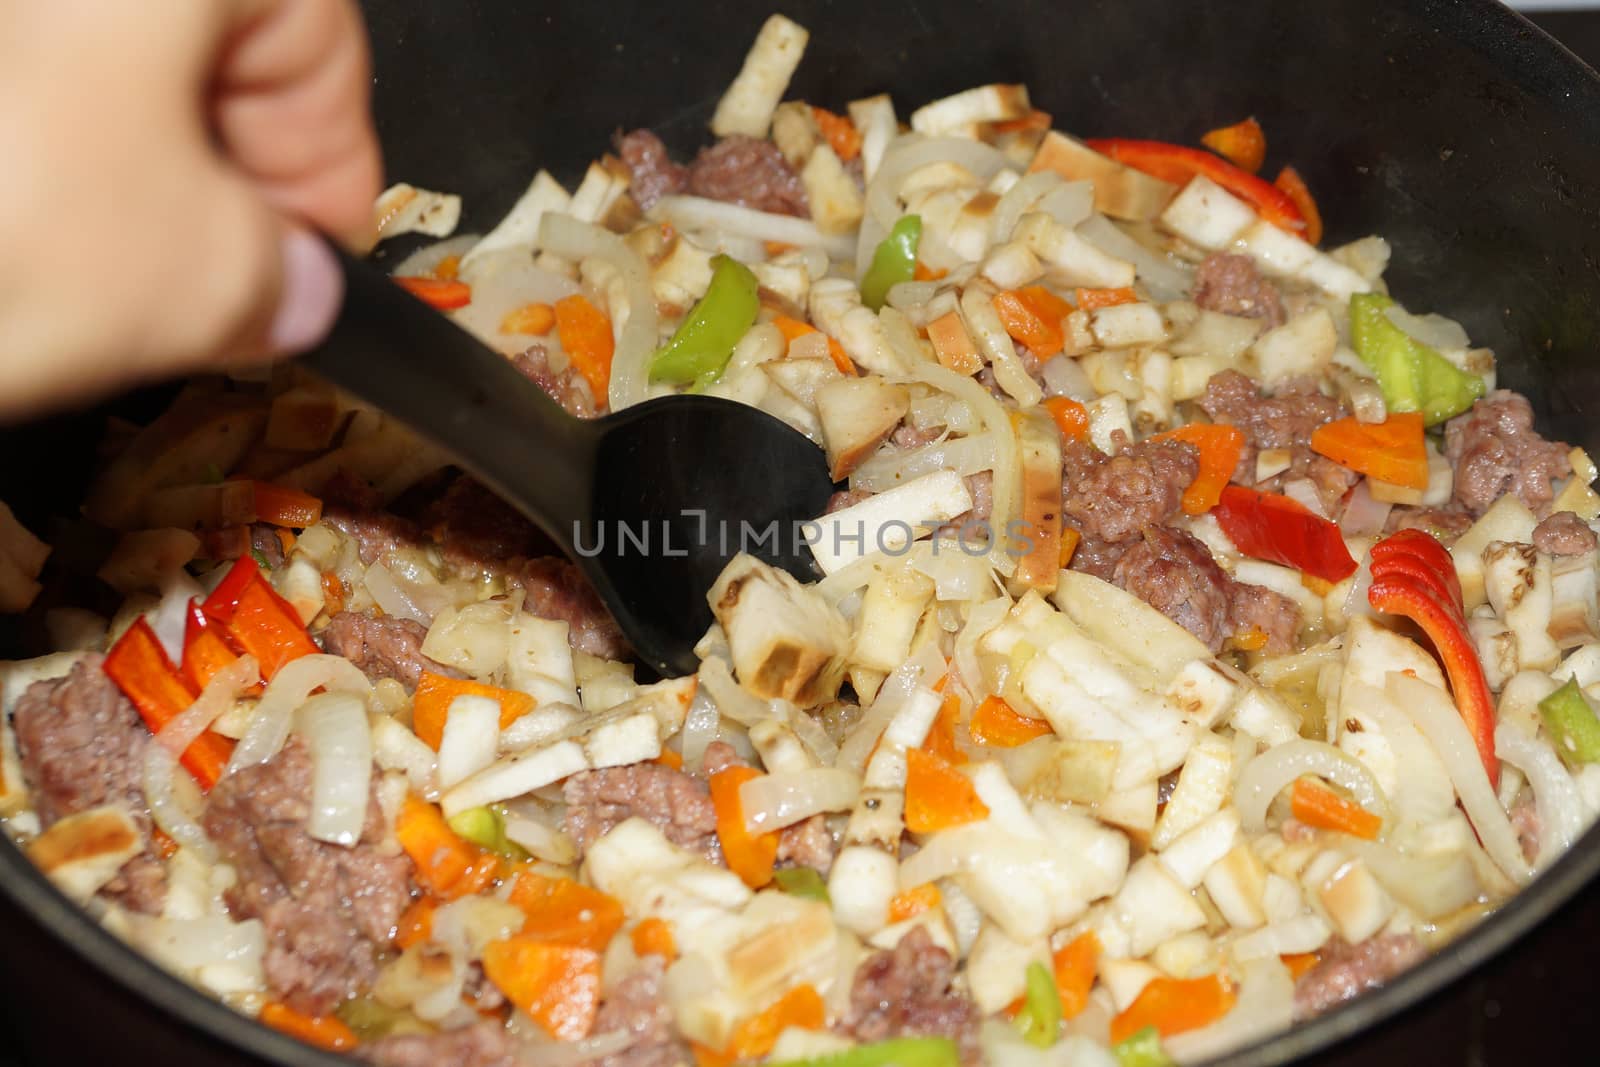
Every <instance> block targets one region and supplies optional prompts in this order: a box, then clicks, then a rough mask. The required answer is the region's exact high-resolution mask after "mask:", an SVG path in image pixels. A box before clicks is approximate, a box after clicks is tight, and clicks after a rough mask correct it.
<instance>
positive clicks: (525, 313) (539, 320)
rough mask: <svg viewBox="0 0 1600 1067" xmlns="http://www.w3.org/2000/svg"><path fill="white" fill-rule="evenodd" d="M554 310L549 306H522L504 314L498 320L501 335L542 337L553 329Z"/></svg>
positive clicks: (554, 321)
mask: <svg viewBox="0 0 1600 1067" xmlns="http://www.w3.org/2000/svg"><path fill="white" fill-rule="evenodd" d="M555 325H556V309H555V308H553V307H551V306H550V305H549V304H544V303H538V302H535V303H532V304H523V305H522V306H521V307H519V308H512V309H511V310H510V311H508V312H506V317H505V318H503V319H501V320H500V332H501V333H521V334H527V335H528V336H529V337H543V336H544V335H545V334H547V333H549V332H550V331H551V330H553V329H554V328H555Z"/></svg>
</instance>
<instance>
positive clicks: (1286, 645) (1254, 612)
mask: <svg viewBox="0 0 1600 1067" xmlns="http://www.w3.org/2000/svg"><path fill="white" fill-rule="evenodd" d="M1228 624H1229V625H1230V626H1231V627H1232V628H1233V632H1234V633H1236V634H1244V633H1249V632H1250V631H1251V630H1260V631H1261V632H1262V633H1264V634H1266V635H1267V643H1266V645H1265V646H1264V648H1265V651H1266V652H1267V653H1268V654H1269V655H1279V654H1282V653H1285V652H1288V651H1290V650H1291V649H1292V648H1293V647H1294V640H1295V637H1296V636H1297V635H1298V634H1299V631H1300V607H1299V605H1297V604H1296V603H1295V602H1294V601H1292V600H1290V599H1289V598H1288V597H1286V596H1284V595H1283V594H1282V593H1278V592H1275V591H1273V590H1271V589H1268V588H1267V587H1266V586H1264V585H1251V584H1250V583H1249V582H1233V583H1232V584H1231V585H1229V586H1228Z"/></svg>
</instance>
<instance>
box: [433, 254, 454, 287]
mask: <svg viewBox="0 0 1600 1067" xmlns="http://www.w3.org/2000/svg"><path fill="white" fill-rule="evenodd" d="M460 274H461V257H460V256H457V255H449V256H445V257H444V258H443V259H441V260H440V261H439V262H438V263H435V264H434V266H433V276H434V277H435V278H438V279H440V280H441V281H447V282H453V281H455V280H456V278H458V277H459V276H460Z"/></svg>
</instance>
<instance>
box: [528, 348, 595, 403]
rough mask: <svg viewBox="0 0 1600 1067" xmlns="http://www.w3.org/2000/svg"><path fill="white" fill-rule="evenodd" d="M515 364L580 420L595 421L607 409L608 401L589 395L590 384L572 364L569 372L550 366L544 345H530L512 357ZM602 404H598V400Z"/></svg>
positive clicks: (547, 394)
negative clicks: (593, 419)
mask: <svg viewBox="0 0 1600 1067" xmlns="http://www.w3.org/2000/svg"><path fill="white" fill-rule="evenodd" d="M511 365H512V366H513V367H515V368H517V370H519V371H521V372H522V376H523V377H524V378H526V379H528V381H530V382H532V383H533V384H534V385H537V386H538V387H539V388H540V389H541V390H543V391H544V394H545V395H546V396H548V397H549V398H550V399H551V400H554V401H555V402H556V403H557V404H560V405H561V407H562V409H563V410H564V411H566V413H567V414H568V415H573V416H576V417H577V418H580V419H592V418H594V417H595V416H596V415H598V414H600V409H601V408H603V407H604V406H605V402H604V398H597V397H595V396H594V395H593V394H591V393H590V392H589V383H588V382H586V381H584V378H583V375H581V374H579V373H578V372H577V371H576V370H575V369H573V367H572V366H571V365H570V364H569V365H568V366H567V368H566V369H565V370H559V371H558V370H554V369H553V368H551V366H550V353H549V352H548V351H547V350H546V349H545V347H544V345H542V344H533V345H529V346H528V347H527V348H526V349H525V350H524V351H522V352H519V353H517V354H516V355H515V356H512V357H511ZM597 400H598V401H599V403H596V401H597Z"/></svg>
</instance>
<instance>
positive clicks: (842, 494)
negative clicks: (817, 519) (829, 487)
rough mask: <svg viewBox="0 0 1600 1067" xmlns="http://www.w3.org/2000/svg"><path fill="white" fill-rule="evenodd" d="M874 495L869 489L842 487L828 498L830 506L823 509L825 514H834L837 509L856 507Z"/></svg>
mask: <svg viewBox="0 0 1600 1067" xmlns="http://www.w3.org/2000/svg"><path fill="white" fill-rule="evenodd" d="M871 496H872V493H871V491H870V490H867V489H841V490H840V491H839V492H837V493H834V494H833V495H832V496H830V497H829V498H828V506H827V507H826V508H824V509H823V511H822V513H823V514H824V515H832V514H833V513H834V512H836V511H843V510H844V509H845V508H849V507H854V506H855V505H857V504H859V503H861V502H862V501H863V500H866V499H868V498H870V497H871Z"/></svg>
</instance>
